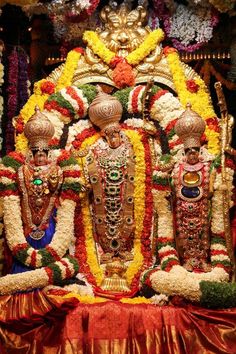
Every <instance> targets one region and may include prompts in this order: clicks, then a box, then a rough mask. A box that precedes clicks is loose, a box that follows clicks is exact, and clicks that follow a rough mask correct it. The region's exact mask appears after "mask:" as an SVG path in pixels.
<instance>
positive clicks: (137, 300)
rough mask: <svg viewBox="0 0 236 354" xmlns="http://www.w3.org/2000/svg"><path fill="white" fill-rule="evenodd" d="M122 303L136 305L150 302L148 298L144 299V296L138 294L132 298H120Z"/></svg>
mask: <svg viewBox="0 0 236 354" xmlns="http://www.w3.org/2000/svg"><path fill="white" fill-rule="evenodd" d="M120 302H122V303H123V304H130V305H137V304H152V302H151V300H150V299H146V297H144V296H138V297H135V298H133V299H130V298H125V297H124V298H122V299H121V300H120Z"/></svg>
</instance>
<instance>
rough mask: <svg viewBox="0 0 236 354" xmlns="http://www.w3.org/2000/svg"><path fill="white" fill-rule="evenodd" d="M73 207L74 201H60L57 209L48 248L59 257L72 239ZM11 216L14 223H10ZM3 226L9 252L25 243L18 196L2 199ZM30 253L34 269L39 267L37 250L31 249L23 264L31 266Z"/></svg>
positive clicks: (39, 260)
mask: <svg viewBox="0 0 236 354" xmlns="http://www.w3.org/2000/svg"><path fill="white" fill-rule="evenodd" d="M75 205H76V203H75V202H74V201H72V200H68V199H65V200H62V201H61V205H60V206H59V207H58V209H57V224H56V231H55V234H54V236H53V239H52V242H51V243H50V247H51V248H52V249H54V250H55V252H56V253H57V255H58V256H59V257H63V256H64V255H65V253H66V251H67V250H68V249H69V246H70V243H71V241H72V239H73V234H74V212H75ZM13 215H14V222H12V216H13ZM4 225H5V228H6V239H7V243H8V246H9V248H10V250H11V251H12V250H14V248H16V247H17V246H19V245H22V244H25V243H26V242H27V241H26V238H25V236H24V231H23V225H22V218H21V206H20V197H19V196H8V197H4ZM32 252H36V267H41V266H42V259H41V255H40V254H39V253H38V250H35V249H33V248H32V247H30V249H29V251H28V258H27V260H26V262H25V264H26V265H28V266H30V265H31V264H30V256H31V254H32Z"/></svg>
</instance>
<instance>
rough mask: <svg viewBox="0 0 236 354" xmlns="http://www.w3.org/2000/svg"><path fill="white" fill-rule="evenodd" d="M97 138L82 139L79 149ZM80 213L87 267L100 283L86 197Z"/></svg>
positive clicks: (100, 275)
mask: <svg viewBox="0 0 236 354" xmlns="http://www.w3.org/2000/svg"><path fill="white" fill-rule="evenodd" d="M98 138H99V134H95V135H93V136H92V137H89V138H87V139H85V140H84V141H83V143H82V144H81V149H86V148H87V147H88V146H91V145H93V144H94V143H95V142H96V141H97V139H98ZM81 208H82V215H83V221H84V229H85V230H86V241H85V242H86V251H87V262H88V265H89V268H90V269H91V272H92V274H93V275H94V277H95V279H96V281H97V284H98V285H101V283H102V280H103V278H104V274H103V271H102V269H101V267H100V266H99V264H98V259H97V255H96V251H95V248H94V238H93V228H92V219H91V214H90V210H89V203H88V200H87V198H83V199H82V201H81Z"/></svg>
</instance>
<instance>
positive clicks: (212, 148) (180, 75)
mask: <svg viewBox="0 0 236 354" xmlns="http://www.w3.org/2000/svg"><path fill="white" fill-rule="evenodd" d="M167 61H168V64H169V66H170V69H171V73H172V75H173V81H174V85H175V88H176V91H177V94H178V97H179V100H180V102H181V104H182V106H183V108H185V107H186V104H187V103H188V102H190V103H191V105H192V109H193V110H194V111H195V112H197V113H198V114H199V115H200V116H201V117H202V118H203V119H205V120H206V119H208V118H211V117H215V115H216V114H215V112H214V109H213V107H212V104H211V101H210V98H209V94H208V92H207V88H206V86H205V83H204V81H203V80H202V79H200V78H196V79H194V81H195V83H196V84H197V85H199V89H198V91H197V92H196V93H192V92H190V91H188V89H187V87H186V77H185V74H184V70H183V68H182V66H181V61H180V59H179V55H178V53H177V52H174V51H171V52H169V53H168V54H167ZM205 135H206V138H207V140H208V150H209V152H210V153H212V154H214V155H217V154H218V153H219V151H220V148H219V133H218V132H216V131H214V130H211V129H209V128H208V127H206V130H205Z"/></svg>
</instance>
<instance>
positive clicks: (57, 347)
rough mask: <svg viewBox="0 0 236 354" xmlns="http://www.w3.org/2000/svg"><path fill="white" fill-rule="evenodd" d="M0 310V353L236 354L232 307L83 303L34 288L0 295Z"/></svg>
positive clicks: (234, 312)
mask: <svg viewBox="0 0 236 354" xmlns="http://www.w3.org/2000/svg"><path fill="white" fill-rule="evenodd" d="M19 306H20V307H21V308H19ZM22 306H23V307H24V308H22ZM17 308H18V310H17ZM0 310H1V311H0V322H1V326H0V353H2V354H5V353H7V354H26V353H27V354H28V353H30V354H54V353H55V354H56V353H57V354H59V353H60V354H72V353H73V354H77V353H78V354H87V353H89V354H131V353H132V354H135V353H137V354H158V353H161V354H162V353H163V354H175V353H176V354H177V353H180V354H184V353H186V354H192V353H193V354H210V353H217V354H221V353H225V354H226V353H227V354H228V353H234V354H235V353H236V309H228V310H208V309H204V308H200V307H197V306H192V305H187V306H182V307H175V306H164V307H158V306H155V305H147V304H137V305H131V304H122V303H120V302H115V301H108V302H105V303H97V304H93V305H88V304H81V303H78V302H77V301H76V300H75V299H67V300H65V299H62V298H60V297H52V296H50V297H47V296H46V295H44V294H43V293H41V292H36V293H32V294H20V295H15V296H9V297H1V298H0Z"/></svg>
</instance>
